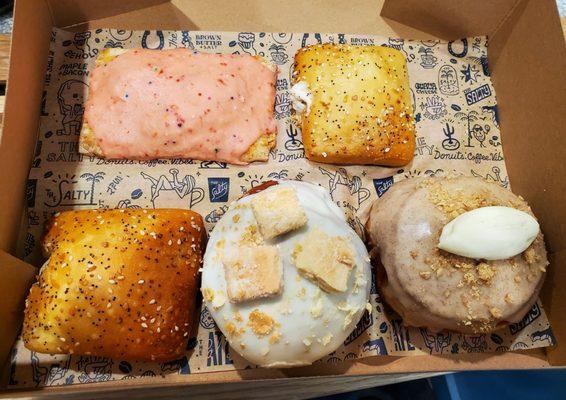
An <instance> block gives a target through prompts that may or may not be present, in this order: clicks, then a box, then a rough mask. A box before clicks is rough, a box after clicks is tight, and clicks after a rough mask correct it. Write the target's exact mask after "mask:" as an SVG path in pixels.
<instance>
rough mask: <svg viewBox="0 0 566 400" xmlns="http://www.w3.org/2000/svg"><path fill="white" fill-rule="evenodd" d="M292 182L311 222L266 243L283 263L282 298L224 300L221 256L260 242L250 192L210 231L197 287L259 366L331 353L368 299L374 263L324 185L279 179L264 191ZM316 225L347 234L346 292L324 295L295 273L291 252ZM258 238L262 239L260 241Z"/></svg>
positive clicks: (295, 363) (302, 362) (242, 351)
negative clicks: (349, 261)
mask: <svg viewBox="0 0 566 400" xmlns="http://www.w3.org/2000/svg"><path fill="white" fill-rule="evenodd" d="M286 186H290V187H292V188H294V189H295V190H296V192H297V195H298V198H299V202H300V204H301V206H302V207H303V209H304V211H305V213H306V215H307V218H308V222H307V224H306V225H305V226H303V227H302V228H299V229H297V230H295V231H292V232H289V233H286V234H283V235H280V236H277V237H275V238H273V239H269V240H263V243H262V244H263V245H271V246H277V248H278V250H279V254H280V257H281V262H282V266H283V285H282V286H283V288H282V291H281V293H280V294H279V295H276V296H273V297H268V298H262V299H256V300H251V301H246V302H238V303H232V302H230V301H229V300H228V294H227V289H226V288H227V284H226V278H225V271H224V266H223V263H222V260H223V259H224V257H225V256H226V255H230V254H234V252H238V250H239V248H241V246H244V245H246V246H247V245H249V243H253V242H254V241H258V235H259V231H258V230H257V222H256V220H255V217H254V214H253V212H252V208H251V205H250V202H251V200H252V199H253V198H254V196H257V194H252V195H249V196H246V197H243V198H241V199H239V200H238V201H236V202H234V203H233V204H232V205H231V206H230V208H229V209H228V211H226V213H225V214H224V216H223V217H222V219H221V220H220V221H219V222H218V223H217V225H216V226H215V228H214V230H213V231H212V233H211V235H210V239H209V241H208V246H207V249H206V253H205V257H204V266H203V274H202V291H203V295H204V298H205V303H206V305H207V307H208V309H209V311H210V313H211V314H212V317H213V318H214V320H215V321H216V324H217V326H218V327H219V328H220V330H221V331H222V332H223V333H224V335H225V336H226V338H227V339H228V341H229V343H230V345H231V346H232V348H233V350H235V351H236V352H237V353H239V354H240V355H241V356H242V357H244V358H246V359H248V360H249V361H251V362H253V363H255V364H258V365H261V366H264V367H292V366H300V365H308V364H311V363H312V362H313V361H316V360H318V359H319V358H321V357H323V356H325V355H327V354H329V353H331V352H333V351H334V350H336V349H337V348H338V347H339V346H340V345H341V344H342V343H343V342H344V340H345V339H346V338H347V337H348V335H349V334H350V333H351V331H352V330H353V328H354V327H355V326H356V324H357V322H358V321H359V320H360V318H361V316H362V314H363V312H364V311H365V309H366V305H367V304H368V298H369V291H370V285H371V267H370V262H369V256H368V253H367V250H366V248H365V245H364V243H363V242H362V240H361V239H360V238H359V237H358V235H357V234H356V233H355V232H354V231H353V230H352V229H351V228H350V226H349V225H348V223H347V222H346V219H345V217H344V214H343V213H342V211H341V210H340V209H339V208H338V207H337V206H336V205H335V204H334V202H333V201H332V199H331V197H330V195H329V194H328V192H326V191H325V190H324V189H323V188H321V187H319V186H316V185H313V184H310V183H305V182H298V181H279V182H278V185H274V186H271V187H269V188H267V189H265V190H264V192H267V191H272V190H277V188H278V187H286ZM315 229H318V230H320V231H322V232H324V233H326V234H327V235H330V236H340V237H343V238H346V240H347V241H348V242H349V243H350V245H351V248H352V250H353V253H354V255H355V266H354V267H353V269H352V272H351V273H350V275H349V279H348V284H347V290H346V291H344V292H332V293H329V292H326V291H324V290H322V289H320V287H319V286H318V285H317V283H315V282H314V281H312V280H309V279H307V278H305V277H303V276H301V274H299V271H298V270H297V268H296V266H295V265H294V260H293V256H292V254H293V251H294V250H295V249H296V246H297V245H298V244H300V243H301V242H303V241H304V240H305V238H306V237H307V235H308V234H309V233H311V232H312V231H314V230H315ZM259 241H261V240H259Z"/></svg>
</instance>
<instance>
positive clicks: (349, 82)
mask: <svg viewBox="0 0 566 400" xmlns="http://www.w3.org/2000/svg"><path fill="white" fill-rule="evenodd" d="M293 76H294V84H295V85H294V86H293V88H292V89H291V94H292V96H293V97H294V100H295V101H294V108H295V110H297V112H298V114H299V118H300V125H301V130H302V135H303V143H304V146H305V154H306V156H307V158H308V159H309V160H313V161H318V162H322V163H330V164H377V165H386V166H402V165H406V164H408V163H409V162H410V161H411V160H412V159H413V156H414V151H415V122H414V118H413V105H412V101H411V94H410V90H409V78H408V75H407V65H406V61H405V56H404V55H403V53H401V52H400V51H398V50H395V49H391V48H388V47H382V46H350V45H337V44H332V43H328V44H317V45H312V46H308V47H304V48H302V49H300V50H299V51H298V52H297V54H296V55H295V71H294V74H293ZM301 102H302V103H303V104H302V105H300V103H301ZM297 103H299V104H298V105H299V107H297V106H296V105H295V104H297Z"/></svg>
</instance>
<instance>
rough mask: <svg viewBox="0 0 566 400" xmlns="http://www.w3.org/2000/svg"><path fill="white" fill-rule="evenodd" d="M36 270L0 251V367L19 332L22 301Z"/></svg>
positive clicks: (22, 313) (22, 307)
mask: <svg viewBox="0 0 566 400" xmlns="http://www.w3.org/2000/svg"><path fill="white" fill-rule="evenodd" d="M36 272H37V270H36V268H34V267H33V266H31V265H29V264H26V263H24V262H23V261H21V260H20V259H18V258H16V257H13V256H11V255H9V254H7V253H6V252H4V251H2V250H0V274H1V275H2V277H3V279H0V293H2V307H0V321H2V323H0V365H4V362H5V361H6V360H7V357H8V355H9V353H10V349H11V348H12V344H13V343H14V340H15V339H16V336H17V334H18V332H19V330H20V326H21V324H22V319H23V316H24V312H23V310H24V299H25V295H26V294H27V292H28V289H29V287H30V285H31V284H32V282H33V280H34V277H35V274H36Z"/></svg>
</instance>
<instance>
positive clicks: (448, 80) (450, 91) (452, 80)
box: [438, 65, 460, 96]
mask: <svg viewBox="0 0 566 400" xmlns="http://www.w3.org/2000/svg"><path fill="white" fill-rule="evenodd" d="M438 88H439V89H440V93H442V94H445V95H448V96H453V95H456V94H458V93H459V92H460V89H459V87H458V75H457V74H456V70H455V69H454V67H453V66H451V65H443V66H442V67H440V70H438Z"/></svg>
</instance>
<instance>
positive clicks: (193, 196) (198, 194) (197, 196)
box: [189, 176, 204, 208]
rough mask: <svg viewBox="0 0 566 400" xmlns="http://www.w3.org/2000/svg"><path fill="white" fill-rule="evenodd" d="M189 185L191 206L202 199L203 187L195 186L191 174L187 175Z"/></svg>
mask: <svg viewBox="0 0 566 400" xmlns="http://www.w3.org/2000/svg"><path fill="white" fill-rule="evenodd" d="M189 187H190V189H189V193H190V196H189V208H193V206H194V205H195V204H198V203H200V202H201V200H202V199H204V189H202V188H199V187H196V181H195V178H194V177H192V176H189Z"/></svg>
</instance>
